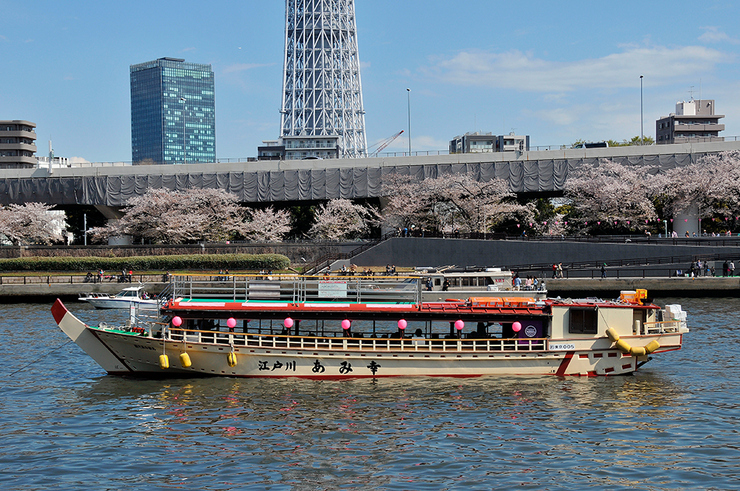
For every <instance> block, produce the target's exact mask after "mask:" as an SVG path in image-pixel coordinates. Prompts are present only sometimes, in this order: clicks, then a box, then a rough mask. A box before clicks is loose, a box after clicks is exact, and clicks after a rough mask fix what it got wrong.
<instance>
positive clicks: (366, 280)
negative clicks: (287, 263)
mask: <svg viewBox="0 0 740 491" xmlns="http://www.w3.org/2000/svg"><path fill="white" fill-rule="evenodd" d="M421 292H422V283H421V280H420V278H418V277H404V276H302V275H269V276H268V275H219V276H215V277H214V276H211V275H173V276H172V280H171V295H172V298H175V299H198V300H206V301H208V300H212V301H217V300H222V301H229V302H244V301H249V300H274V301H286V302H312V301H320V302H326V301H337V302H352V303H360V302H365V303H367V302H404V303H420V302H421ZM168 293H169V292H168Z"/></svg>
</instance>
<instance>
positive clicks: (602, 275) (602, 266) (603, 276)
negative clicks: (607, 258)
mask: <svg viewBox="0 0 740 491" xmlns="http://www.w3.org/2000/svg"><path fill="white" fill-rule="evenodd" d="M601 277H602V278H606V263H603V264H602V265H601Z"/></svg>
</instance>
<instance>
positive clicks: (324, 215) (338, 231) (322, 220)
mask: <svg viewBox="0 0 740 491" xmlns="http://www.w3.org/2000/svg"><path fill="white" fill-rule="evenodd" d="M314 219H315V222H314V224H313V226H312V227H311V230H310V231H309V235H311V236H312V237H316V238H320V239H327V240H343V239H352V238H356V237H360V236H361V235H362V234H364V233H365V232H366V231H367V229H368V227H369V226H370V224H371V223H373V222H374V220H376V219H377V214H376V212H375V210H373V209H371V208H367V207H365V206H362V205H358V204H354V203H352V202H351V201H350V200H348V199H333V200H331V201H329V202H328V203H326V204H323V205H320V206H319V208H318V210H317V211H316V214H315V218H314Z"/></svg>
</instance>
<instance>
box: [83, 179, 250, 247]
mask: <svg viewBox="0 0 740 491" xmlns="http://www.w3.org/2000/svg"><path fill="white" fill-rule="evenodd" d="M244 222H245V214H244V209H243V208H241V207H240V206H239V203H238V202H237V197H236V196H235V195H233V194H230V193H227V192H226V191H223V190H220V189H191V190H188V191H169V190H167V189H149V190H148V191H147V192H146V193H145V194H144V195H142V196H137V197H134V198H132V199H131V200H129V201H128V203H127V207H126V209H125V210H124V215H123V217H122V218H121V219H119V220H114V221H112V222H111V223H109V224H108V225H107V226H105V227H97V228H94V229H91V230H90V234H91V235H92V236H93V237H96V238H99V239H105V238H108V237H112V236H121V235H131V236H134V237H141V238H143V239H147V240H149V241H151V242H154V243H168V244H182V243H187V242H194V241H200V240H206V241H222V240H226V239H228V238H229V237H230V236H232V235H233V234H235V233H239V232H240V231H241V230H242V229H243V227H244Z"/></svg>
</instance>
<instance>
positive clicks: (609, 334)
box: [606, 327, 619, 343]
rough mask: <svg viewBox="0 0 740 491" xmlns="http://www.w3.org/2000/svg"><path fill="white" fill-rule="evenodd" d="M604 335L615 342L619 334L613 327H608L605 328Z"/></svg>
mask: <svg viewBox="0 0 740 491" xmlns="http://www.w3.org/2000/svg"><path fill="white" fill-rule="evenodd" d="M606 336H607V337H608V338H609V339H610V340H611V342H612V343H616V342H617V341H619V334H617V331H616V330H615V329H614V328H613V327H610V328H609V329H607V330H606Z"/></svg>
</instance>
